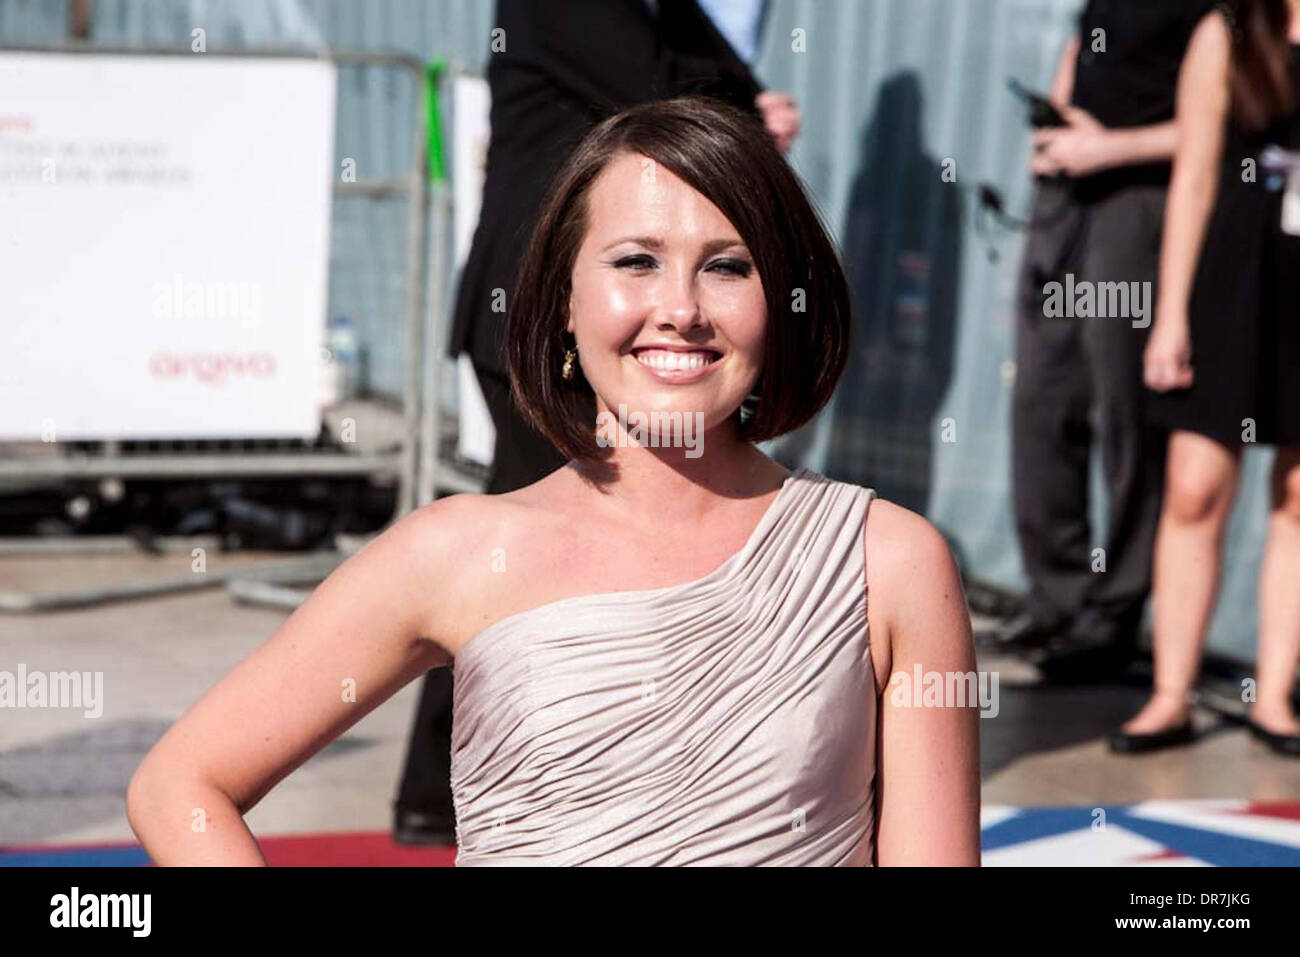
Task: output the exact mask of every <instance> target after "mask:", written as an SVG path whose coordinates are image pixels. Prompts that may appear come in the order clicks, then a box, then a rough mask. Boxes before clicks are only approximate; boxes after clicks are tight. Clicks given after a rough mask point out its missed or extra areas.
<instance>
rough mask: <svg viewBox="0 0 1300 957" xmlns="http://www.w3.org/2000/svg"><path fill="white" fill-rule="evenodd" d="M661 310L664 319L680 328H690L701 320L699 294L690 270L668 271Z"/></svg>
mask: <svg viewBox="0 0 1300 957" xmlns="http://www.w3.org/2000/svg"><path fill="white" fill-rule="evenodd" d="M659 312H660V316H661V320H662V321H664V322H665V323H667V324H670V325H672V326H675V327H677V328H679V329H688V328H690V327H691V326H693V325H695V324H697V323H698V322H699V320H700V302H699V294H698V290H697V289H696V287H695V277H694V275H693V274H692V272H691V271H690V270H686V269H677V270H671V271H669V272H668V273H667V275H666V276H665V280H664V289H663V295H662V298H661V300H660V308H659Z"/></svg>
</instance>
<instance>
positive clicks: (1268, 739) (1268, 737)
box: [1246, 719, 1300, 758]
mask: <svg viewBox="0 0 1300 957" xmlns="http://www.w3.org/2000/svg"><path fill="white" fill-rule="evenodd" d="M1246 726H1247V727H1249V728H1250V736H1251V737H1252V738H1255V739H1256V740H1257V741H1263V742H1264V743H1265V744H1267V745H1268V749H1269V750H1270V751H1272V752H1273V753H1274V754H1284V755H1286V756H1287V757H1289V758H1300V734H1279V733H1278V732H1276V731H1270V730H1268V728H1264V727H1261V726H1260V725H1257V724H1256V723H1255V722H1254V721H1251V720H1249V719H1248V720H1247V721H1246Z"/></svg>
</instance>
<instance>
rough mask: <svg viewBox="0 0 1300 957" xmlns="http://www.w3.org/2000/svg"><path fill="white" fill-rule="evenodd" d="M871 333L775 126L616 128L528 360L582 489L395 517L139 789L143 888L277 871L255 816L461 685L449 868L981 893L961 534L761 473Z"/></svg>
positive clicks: (530, 378) (523, 356) (571, 176)
mask: <svg viewBox="0 0 1300 957" xmlns="http://www.w3.org/2000/svg"><path fill="white" fill-rule="evenodd" d="M849 326H850V308H849V298H848V292H847V289H846V285H845V281H844V276H843V272H842V269H841V267H840V264H839V262H838V259H837V257H836V254H835V251H834V248H833V246H832V244H831V242H830V240H829V239H828V238H827V236H826V233H825V231H824V229H823V227H822V226H821V224H820V221H819V220H818V217H817V215H816V213H815V212H814V211H813V209H812V207H811V206H810V204H809V202H808V200H807V199H806V197H805V196H804V193H803V190H802V188H801V186H800V184H799V182H798V180H797V178H796V177H795V175H794V174H793V172H792V171H791V169H790V168H789V166H788V165H787V164H786V162H785V160H784V159H783V158H782V156H781V155H780V153H779V152H778V151H777V149H776V147H775V146H774V145H773V144H772V142H771V141H770V140H769V139H768V137H767V135H766V133H765V132H764V131H763V129H762V127H761V125H759V124H758V123H757V122H756V121H755V120H753V119H751V118H749V117H747V116H745V115H744V114H742V113H740V112H738V111H735V110H733V109H731V108H729V107H726V106H723V105H720V104H717V103H714V102H712V101H709V100H706V99H701V98H692V97H686V98H680V99H676V100H670V101H666V102H661V103H655V104H649V105H644V106H640V107H636V108H633V109H631V110H628V111H625V112H623V113H620V114H618V115H617V116H614V117H611V118H610V119H609V120H607V121H605V122H604V123H602V124H601V125H599V126H598V127H596V128H595V129H594V130H593V131H592V132H591V133H590V134H589V135H588V136H587V138H586V139H585V140H584V141H583V142H582V144H581V145H580V146H579V147H578V149H577V150H576V152H575V153H574V155H573V156H572V157H571V158H570V160H569V161H568V163H567V164H566V166H565V167H564V168H563V169H562V170H561V172H560V173H559V175H558V177H557V179H556V181H555V182H554V184H553V186H552V189H551V192H550V193H549V196H548V199H547V201H546V203H545V205H544V207H543V209H542V211H541V213H540V215H539V217H538V221H537V224H536V227H535V229H534V232H533V235H532V240H531V245H530V247H529V250H528V253H527V256H526V258H525V261H524V263H523V265H522V267H521V270H520V275H519V280H518V284H517V287H516V289H515V292H514V297H513V301H512V303H511V309H510V320H509V333H508V335H509V349H508V351H509V355H510V362H511V375H512V379H513V388H514V393H515V397H516V401H517V402H518V403H519V405H520V407H521V408H522V409H523V410H524V412H525V413H526V414H527V415H528V416H529V417H530V418H531V419H532V420H533V421H534V422H535V423H536V425H537V426H538V428H539V429H541V430H542V431H543V432H544V433H545V434H546V435H547V436H548V437H549V438H550V439H551V440H552V441H553V442H554V443H555V444H556V445H557V447H559V448H560V449H562V450H563V451H564V452H565V453H566V454H568V455H569V456H571V460H570V461H569V462H568V463H567V464H566V465H565V466H564V467H562V468H560V469H557V470H556V471H555V472H553V473H551V474H550V475H548V476H547V477H546V478H544V479H542V480H541V481H539V482H536V483H535V484H533V485H530V486H528V487H526V488H522V489H519V490H518V491H515V492H510V493H507V494H503V495H493V496H486V495H453V496H450V497H447V498H443V499H440V500H438V501H436V502H434V503H432V504H430V505H427V506H425V507H424V508H421V509H419V510H418V511H416V512H414V513H413V514H411V515H409V516H407V517H405V518H403V519H402V520H401V521H399V522H398V523H396V524H395V525H394V526H393V527H392V528H391V529H389V530H388V531H386V532H385V533H384V534H382V535H381V536H379V537H378V538H377V539H376V540H375V541H373V542H372V543H370V544H369V545H368V546H367V547H366V548H365V549H363V550H362V551H361V552H360V553H358V554H357V555H355V556H353V557H352V558H350V559H349V560H348V561H347V562H345V563H344V564H343V565H342V566H340V567H339V569H338V570H337V571H335V572H334V574H332V575H331V576H330V577H329V578H328V579H326V580H325V581H324V582H323V583H322V584H321V585H320V586H319V587H318V588H317V589H316V590H315V592H313V594H312V596H311V597H310V598H309V599H308V600H307V601H306V602H305V603H304V604H303V605H302V606H301V607H300V608H299V609H298V610H297V611H296V612H295V613H294V614H293V615H292V616H291V617H290V619H289V620H288V621H287V622H286V623H285V624H284V625H283V626H282V627H281V628H280V629H279V631H278V632H277V633H276V634H275V635H273V636H272V637H271V638H270V640H269V641H267V642H266V643H265V644H264V645H263V646H262V647H260V648H259V649H258V650H257V651H256V652H255V653H254V654H253V655H251V656H250V657H249V658H248V659H247V660H246V661H244V662H243V663H241V664H240V665H239V666H237V667H236V668H235V669H234V670H233V671H232V672H231V673H230V675H228V676H227V677H226V678H224V679H223V680H222V681H221V682H220V683H219V684H218V685H217V686H216V687H215V688H213V689H212V690H211V691H210V692H208V694H207V695H206V696H205V697H203V698H202V699H201V700H200V701H199V702H198V703H197V704H195V705H194V706H193V707H192V708H191V709H190V710H189V711H188V712H187V713H186V714H185V715H184V716H183V717H182V718H181V719H180V720H179V721H178V722H177V723H176V725H175V726H174V727H173V728H171V729H170V730H169V731H168V733H167V734H166V735H165V736H164V737H163V739H162V740H161V741H160V742H159V743H158V744H157V745H156V746H155V747H154V749H153V750H152V751H151V752H150V753H149V754H148V755H147V756H146V758H145V760H144V761H143V762H142V764H141V766H140V768H139V769H138V770H137V771H136V774H135V776H134V778H133V779H132V782H131V788H130V793H129V794H128V815H129V818H130V821H131V824H132V827H133V828H134V829H135V832H136V834H137V835H138V836H139V837H140V840H141V842H142V843H143V844H144V846H145V848H146V849H147V850H148V851H149V853H150V854H151V856H152V857H153V858H154V860H155V861H157V862H158V863H160V864H178V863H186V864H194V863H242V864H260V863H263V858H262V856H261V853H260V852H259V850H258V846H257V843H256V842H255V840H254V839H253V837H252V835H251V833H250V832H249V830H248V828H247V826H246V825H245V824H244V821H243V819H242V815H243V814H244V813H245V812H247V811H248V810H249V808H251V807H252V806H253V805H254V804H255V803H256V802H257V801H258V800H260V799H261V797H262V796H263V795H265V794H266V793H267V791H269V790H270V789H271V787H273V786H274V785H275V783H276V782H278V781H280V780H281V779H283V778H284V777H285V776H286V775H287V774H289V773H290V772H291V771H292V770H293V769H294V768H296V767H298V766H299V765H300V764H301V763H302V762H303V761H305V760H306V759H307V758H308V757H309V756H310V755H312V754H313V753H315V752H316V751H317V750H319V749H320V748H321V747H323V746H324V745H325V744H327V743H328V742H329V741H331V740H333V739H334V738H336V737H337V736H339V735H340V734H342V733H343V732H344V731H345V730H346V729H347V728H348V727H350V726H351V725H352V724H354V723H355V722H356V721H358V720H359V719H360V718H361V717H362V716H363V715H365V714H366V713H367V712H369V711H370V710H371V709H373V708H374V707H376V706H377V705H379V704H380V703H382V702H383V701H385V700H386V699H388V698H389V697H390V696H391V695H392V694H393V693H394V692H395V691H397V690H398V689H399V688H400V687H402V685H404V684H406V683H407V682H408V681H411V680H412V679H414V678H416V677H419V676H420V675H421V674H422V673H423V672H424V671H425V670H427V669H429V668H433V667H440V666H445V665H449V664H452V665H454V667H455V704H454V712H453V754H452V788H453V794H454V796H455V801H456V815H457V832H458V845H459V855H458V858H457V863H458V864H460V865H468V864H483V865H488V864H513V865H527V864H547V865H562V864H563V865H568V864H604V865H608V864H630V865H655V864H666V865H685V864H712V865H757V864H815V865H822V864H836V865H842V864H872V863H878V864H976V863H978V860H979V827H978V807H979V779H978V766H979V760H978V733H977V730H978V729H977V725H978V719H977V716H976V713H975V711H974V710H973V707H971V704H972V702H951V701H943V700H938V698H941V697H942V695H939V696H938V698H937V697H936V696H935V695H934V694H933V693H932V692H933V691H934V687H933V685H932V683H931V680H930V679H931V678H932V676H934V675H936V674H937V675H938V676H939V678H940V680H944V684H945V686H946V687H949V688H951V687H953V685H954V681H953V676H958V677H962V676H973V674H974V659H973V653H972V649H971V640H970V630H969V620H968V617H967V612H966V607H965V602H964V599H963V595H962V590H961V584H960V581H959V579H958V576H957V573H956V570H955V568H954V564H953V561H952V558H951V556H950V554H949V552H948V549H947V547H946V545H945V543H944V541H943V539H942V538H941V537H940V536H939V534H938V533H937V532H935V530H934V529H933V528H932V527H931V526H930V525H929V524H928V523H926V522H925V520H924V519H922V518H920V517H918V516H916V515H914V514H912V513H910V512H908V511H906V510H904V509H902V508H900V507H898V506H895V505H892V504H890V503H888V502H885V501H881V500H874V498H875V497H874V495H873V493H872V492H871V491H870V490H868V489H865V488H861V487H859V486H856V485H851V484H848V483H843V482H838V481H832V480H830V479H827V478H825V477H823V476H821V475H819V474H817V473H816V472H813V471H810V470H808V469H796V470H795V471H793V472H790V471H787V470H786V469H784V468H782V467H781V466H780V465H778V464H777V463H776V462H774V461H773V460H772V459H770V458H768V457H767V456H766V455H764V454H763V453H762V452H761V451H760V450H759V449H758V448H756V447H755V445H754V443H755V442H758V441H762V440H766V439H771V438H774V437H776V436H778V435H781V434H783V433H785V432H788V431H790V430H792V429H795V428H797V427H798V426H800V425H802V424H804V423H805V422H807V421H808V420H809V419H810V418H811V417H812V416H813V415H815V414H816V413H817V411H818V410H819V409H821V407H822V406H823V405H824V404H825V403H826V401H827V400H828V398H829V397H830V395H831V392H832V390H833V389H834V386H835V383H836V380H837V379H838V377H839V375H840V373H841V371H842V370H843V367H844V363H845V359H846V355H847V342H846V340H847V336H848V330H849ZM584 408H585V409H586V410H587V412H586V413H584V412H583V410H584ZM592 408H594V409H595V411H596V413H597V418H596V421H595V422H594V423H593V422H592V421H591V420H590V410H591V409H592ZM873 500H874V501H873ZM868 594H870V596H871V602H870V605H869V606H868V602H867V595H868ZM891 675H892V676H893V677H892V678H890V676H891ZM922 675H925V676H926V679H927V680H926V681H925V687H924V688H923V687H915V688H913V687H912V686H911V683H912V682H913V681H914V680H917V679H920V677H921V676H922ZM945 679H946V680H945ZM348 682H354V683H355V685H354V686H355V689H356V690H355V700H352V699H351V698H350V697H349V696H340V693H339V689H340V686H341V683H343V685H344V686H347V684H348ZM958 683H959V682H958ZM954 704H957V705H959V706H956V707H954ZM960 705H965V706H960ZM195 807H203V808H205V809H207V820H208V828H207V830H206V832H204V833H202V834H195V833H193V832H192V831H191V828H190V821H191V811H192V809H193V808H195Z"/></svg>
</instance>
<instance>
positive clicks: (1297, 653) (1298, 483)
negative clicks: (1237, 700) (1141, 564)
mask: <svg viewBox="0 0 1300 957" xmlns="http://www.w3.org/2000/svg"><path fill="white" fill-rule="evenodd" d="M1272 486H1273V496H1272V498H1273V513H1272V515H1271V516H1270V517H1269V523H1268V542H1267V544H1266V545H1265V546H1264V562H1263V565H1262V566H1261V568H1260V574H1259V662H1258V665H1257V666H1256V674H1257V675H1258V676H1259V684H1258V686H1257V688H1256V699H1255V704H1254V705H1252V707H1251V709H1250V716H1251V720H1253V721H1254V722H1255V723H1256V724H1258V725H1260V726H1261V727H1263V728H1264V729H1265V730H1267V731H1272V732H1274V733H1277V734H1300V721H1297V720H1296V716H1295V713H1294V712H1293V711H1292V708H1291V686H1292V683H1293V682H1294V681H1295V669H1296V662H1297V659H1300V449H1294V448H1291V449H1288V448H1281V449H1278V451H1277V458H1276V459H1275V460H1274V462H1273V482H1272Z"/></svg>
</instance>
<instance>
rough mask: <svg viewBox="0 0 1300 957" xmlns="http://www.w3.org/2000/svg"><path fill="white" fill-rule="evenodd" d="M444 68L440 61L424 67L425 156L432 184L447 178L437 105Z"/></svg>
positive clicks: (439, 114)
mask: <svg viewBox="0 0 1300 957" xmlns="http://www.w3.org/2000/svg"><path fill="white" fill-rule="evenodd" d="M446 68H447V65H446V63H444V62H443V61H442V60H434V61H433V62H431V63H426V64H425V67H424V104H425V114H426V120H425V131H426V135H427V136H428V141H427V143H426V154H427V155H428V157H429V181H430V182H433V183H440V182H443V181H444V180H446V178H447V162H446V158H445V157H444V155H443V152H442V114H441V110H440V109H439V103H438V100H439V97H438V88H439V86H440V85H441V80H442V76H443V73H444V72H445V70H446Z"/></svg>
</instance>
